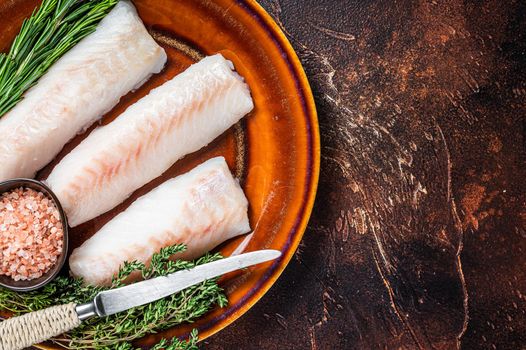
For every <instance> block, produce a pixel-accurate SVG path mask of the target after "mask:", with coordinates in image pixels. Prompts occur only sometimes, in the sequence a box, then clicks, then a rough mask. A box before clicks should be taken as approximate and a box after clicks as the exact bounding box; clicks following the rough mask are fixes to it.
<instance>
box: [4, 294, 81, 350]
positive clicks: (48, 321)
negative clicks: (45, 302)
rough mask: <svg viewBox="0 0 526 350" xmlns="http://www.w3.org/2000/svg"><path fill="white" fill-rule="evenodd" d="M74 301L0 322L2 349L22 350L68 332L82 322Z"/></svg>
mask: <svg viewBox="0 0 526 350" xmlns="http://www.w3.org/2000/svg"><path fill="white" fill-rule="evenodd" d="M75 307H76V305H75V304H74V303H71V304H65V305H59V306H53V307H50V308H47V309H44V310H40V311H35V312H30V313H28V314H25V315H22V316H19V317H12V318H10V319H7V320H5V321H3V322H0V350H21V349H25V348H27V347H29V346H31V345H33V344H38V343H41V342H43V341H45V340H48V339H49V338H51V337H55V336H57V335H60V334H62V333H65V332H68V331H70V330H72V329H74V328H76V327H77V326H78V325H79V324H80V322H81V321H80V319H79V316H78V315H77V312H76V311H75Z"/></svg>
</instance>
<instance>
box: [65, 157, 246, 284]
mask: <svg viewBox="0 0 526 350" xmlns="http://www.w3.org/2000/svg"><path fill="white" fill-rule="evenodd" d="M247 208H248V201H247V199H246V197H245V194H244V193H243V190H242V189H241V187H240V186H239V184H238V182H237V181H236V180H235V179H234V178H233V177H232V174H231V173H230V170H229V169H228V166H227V164H226V162H225V159H224V158H223V157H217V158H212V159H210V160H208V161H206V162H204V163H203V164H201V165H199V166H198V167H196V168H194V169H193V170H191V171H190V172H188V173H186V174H184V175H181V176H178V177H176V178H174V179H171V180H168V181H166V182H165V183H163V184H162V185H160V186H159V187H157V188H155V189H154V190H152V191H151V192H149V193H148V194H146V195H144V196H142V197H140V198H139V199H137V200H136V201H135V202H133V204H131V206H130V207H128V209H126V210H125V211H124V212H122V213H120V214H119V215H117V216H116V217H115V218H114V219H113V220H111V221H110V222H108V223H107V224H106V225H105V226H103V227H102V228H101V229H100V231H98V232H97V233H96V234H95V235H94V236H92V237H91V238H90V239H88V240H87V241H86V242H84V244H82V245H81V246H80V247H79V248H77V249H75V250H74V251H73V254H72V255H71V257H70V259H69V266H70V268H71V272H72V274H73V275H74V276H77V277H82V278H84V281H85V282H86V283H88V284H94V285H108V284H110V282H111V278H112V276H113V275H114V274H115V273H116V272H118V270H119V266H121V265H122V263H123V262H124V261H133V260H138V261H141V262H144V263H148V262H149V261H150V259H151V257H152V255H153V254H154V253H156V252H158V251H159V250H160V249H161V248H163V247H166V246H169V245H173V244H177V243H185V244H186V245H187V248H188V249H187V250H186V251H185V252H183V253H182V254H181V255H179V256H177V257H178V258H185V259H193V258H197V257H200V256H201V255H203V254H204V253H206V252H208V251H210V250H211V249H213V248H214V247H216V246H217V245H219V244H221V243H222V242H224V241H226V240H228V239H230V238H232V237H235V236H237V235H240V234H243V233H247V232H248V231H249V230H250V225H249V222H248V216H247Z"/></svg>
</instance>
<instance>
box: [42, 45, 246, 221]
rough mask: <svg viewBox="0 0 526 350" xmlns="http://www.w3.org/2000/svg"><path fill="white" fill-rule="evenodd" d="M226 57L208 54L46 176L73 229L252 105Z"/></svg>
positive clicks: (213, 135) (100, 130) (203, 142)
mask: <svg viewBox="0 0 526 350" xmlns="http://www.w3.org/2000/svg"><path fill="white" fill-rule="evenodd" d="M233 68H234V67H233V65H232V63H231V62H230V61H227V60H226V59H224V58H223V56H221V55H214V56H210V57H206V58H204V59H203V60H201V61H200V62H199V63H196V64H194V65H192V66H190V68H188V69H187V70H186V71H184V72H183V73H181V74H179V75H178V76H176V77H175V78H173V79H172V80H170V81H168V82H166V83H164V84H163V85H161V86H160V87H158V88H156V89H154V90H152V91H151V92H150V93H149V94H148V95H147V96H145V97H143V98H142V99H141V100H139V101H138V102H136V103H135V104H133V105H131V106H130V107H128V109H127V110H126V111H125V112H124V113H123V114H121V115H120V116H119V117H118V118H117V119H116V120H114V121H113V122H112V123H110V124H108V125H105V126H103V127H100V128H98V129H95V130H94V131H93V132H92V133H91V134H90V135H89V136H88V137H87V138H86V139H85V140H84V141H83V142H82V143H81V144H80V145H79V146H77V147H76V148H75V149H74V150H73V151H71V153H69V154H68V155H67V156H66V157H64V159H62V161H61V162H60V163H59V164H58V165H57V166H56V167H55V169H53V171H52V172H51V174H50V175H49V177H48V179H47V183H48V185H49V186H50V187H51V189H52V190H53V191H54V192H55V194H56V195H57V196H58V198H59V199H60V202H61V203H62V206H63V207H64V209H65V211H66V213H67V216H68V221H69V223H70V225H71V226H72V227H74V226H77V225H79V224H82V223H84V222H86V221H88V220H91V219H93V218H94V217H96V216H98V215H100V214H103V213H105V212H107V211H108V210H110V209H112V208H114V207H115V206H116V205H118V204H119V203H121V202H122V201H124V200H125V199H126V198H127V197H129V196H130V194H131V193H132V192H133V191H135V190H136V189H138V188H140V187H142V186H143V185H145V184H146V183H148V182H149V181H151V180H153V179H155V178H156V177H158V176H160V175H161V174H162V173H163V172H165V171H166V170H167V169H168V168H169V167H170V166H172V165H173V164H174V163H175V162H176V161H177V160H178V159H179V158H182V157H184V156H185V155H186V154H188V153H191V152H195V151H197V150H199V149H200V148H202V147H204V146H206V145H207V144H208V143H210V142H211V141H212V140H213V139H215V138H216V137H218V136H219V135H221V134H222V133H223V132H224V131H225V130H227V129H228V128H229V127H231V126H232V125H233V124H235V123H236V122H237V121H238V120H240V119H241V118H242V117H243V116H244V115H245V114H247V113H248V112H250V111H251V110H252V108H253V107H254V105H253V102H252V98H251V96H250V91H249V89H248V86H247V85H246V84H245V82H244V81H243V78H241V77H240V76H239V75H238V74H237V73H236V72H235V71H234V70H233Z"/></svg>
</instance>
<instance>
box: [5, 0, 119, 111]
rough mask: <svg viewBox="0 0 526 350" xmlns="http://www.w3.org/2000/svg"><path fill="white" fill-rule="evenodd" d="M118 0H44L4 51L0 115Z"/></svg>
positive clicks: (87, 32) (14, 103)
mask: <svg viewBox="0 0 526 350" xmlns="http://www.w3.org/2000/svg"><path fill="white" fill-rule="evenodd" d="M117 2H118V0H43V1H42V4H41V5H40V7H39V8H38V9H35V10H34V11H33V14H32V15H31V17H29V18H27V19H25V20H24V22H23V24H22V28H21V29H20V32H19V34H18V35H17V37H16V38H15V40H14V42H13V44H12V45H11V49H10V50H9V52H8V53H2V54H0V117H1V116H2V115H3V114H5V113H7V112H8V111H9V110H10V109H11V108H13V107H14V106H15V105H16V104H17V103H18V102H19V101H20V100H21V99H22V94H23V93H24V92H25V91H27V89H29V88H30V87H31V86H33V85H34V84H35V83H36V82H37V80H38V79H39V78H40V77H41V76H42V75H44V73H46V71H47V70H48V69H49V67H51V65H52V64H53V63H55V62H56V61H57V60H58V59H59V58H60V57H62V55H64V54H65V53H66V52H67V51H68V50H69V49H71V48H72V47H73V46H75V44H77V43H78V42H79V41H80V40H81V39H83V38H84V37H85V36H87V35H88V34H90V33H92V32H93V31H94V30H95V28H96V27H97V24H98V23H99V22H100V20H101V19H102V18H104V16H106V15H107V14H108V12H109V11H110V10H111V9H112V8H113V6H114V5H115V4H116V3H117Z"/></svg>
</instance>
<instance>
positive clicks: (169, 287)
mask: <svg viewBox="0 0 526 350" xmlns="http://www.w3.org/2000/svg"><path fill="white" fill-rule="evenodd" d="M279 256H281V252H279V251H277V250H259V251H255V252H251V253H245V254H241V255H236V256H232V257H229V258H225V259H221V260H218V261H214V262H211V263H208V264H204V265H199V266H196V267H194V268H191V269H188V270H182V271H178V272H175V273H172V274H170V275H167V276H162V277H156V278H152V279H149V280H146V281H142V282H137V283H134V284H130V285H127V286H124V287H120V288H116V289H110V290H106V291H103V292H100V293H99V294H97V296H95V298H94V299H93V300H91V301H89V302H87V303H85V304H80V305H76V304H74V303H71V304H66V305H59V306H53V307H50V308H47V309H44V310H40V311H35V312H31V313H28V314H25V315H22V316H18V317H12V318H10V319H8V320H6V321H3V322H1V323H0V350H20V349H24V348H27V347H29V346H31V345H33V344H37V343H41V342H43V341H45V340H47V339H49V338H52V337H54V336H57V335H60V334H62V333H65V332H68V331H70V330H72V329H74V328H75V327H77V326H79V325H80V323H81V322H82V321H85V320H87V319H89V318H91V317H104V316H109V315H113V314H116V313H118V312H121V311H125V310H128V309H130V308H133V307H136V306H141V305H144V304H148V303H151V302H153V301H156V300H158V299H161V298H164V297H167V296H169V295H171V294H173V293H176V292H180V291H182V290H183V289H185V288H188V287H190V286H193V285H195V284H198V283H200V282H203V281H205V280H207V279H211V278H214V277H218V276H221V275H223V274H225V273H228V272H231V271H235V270H239V269H243V268H245V267H248V266H252V265H256V264H260V263H263V262H266V261H270V260H274V259H276V258H278V257H279Z"/></svg>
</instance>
